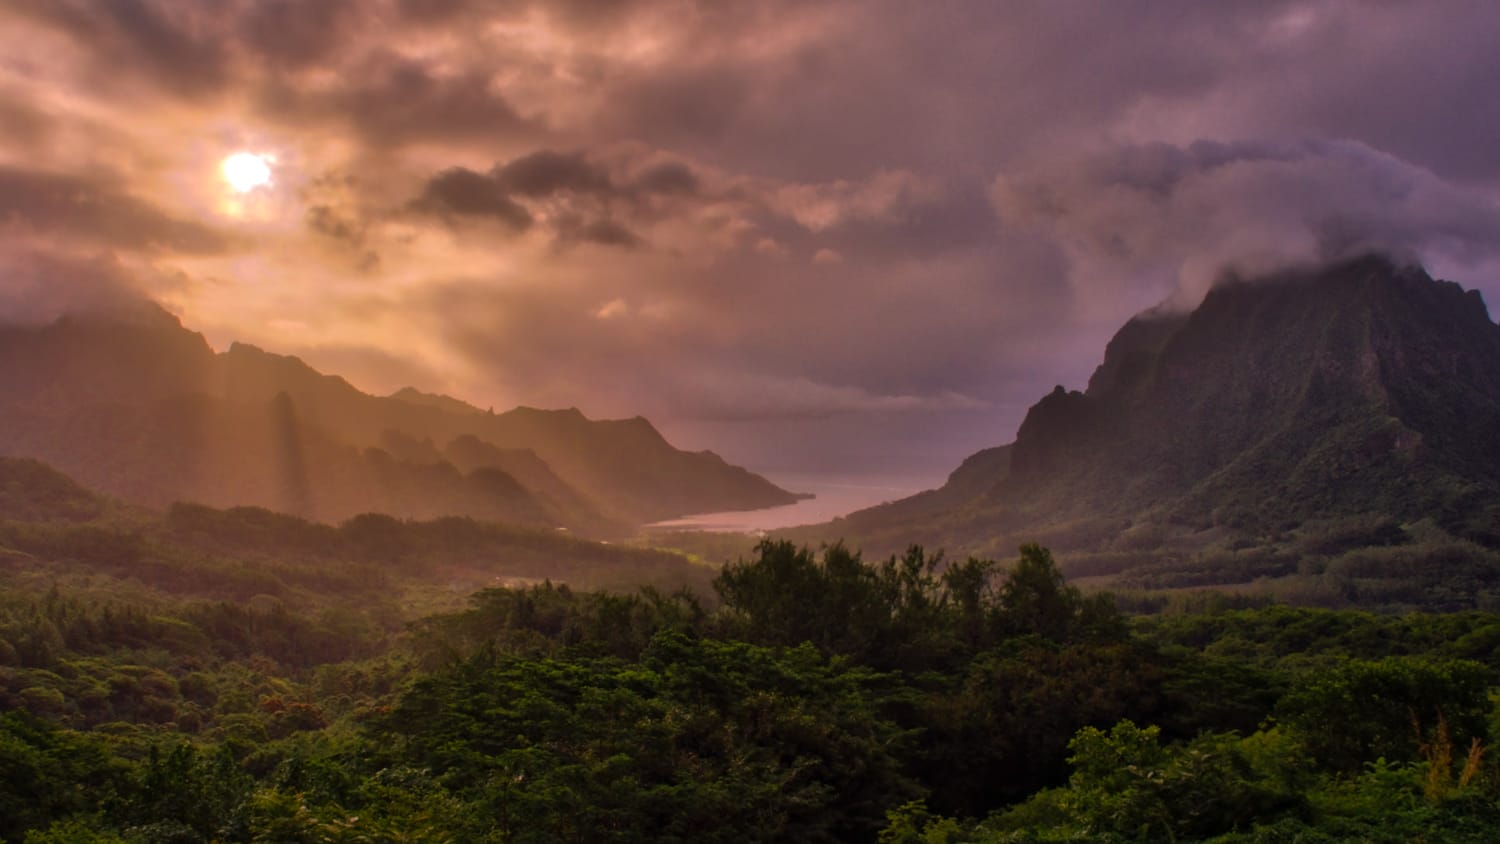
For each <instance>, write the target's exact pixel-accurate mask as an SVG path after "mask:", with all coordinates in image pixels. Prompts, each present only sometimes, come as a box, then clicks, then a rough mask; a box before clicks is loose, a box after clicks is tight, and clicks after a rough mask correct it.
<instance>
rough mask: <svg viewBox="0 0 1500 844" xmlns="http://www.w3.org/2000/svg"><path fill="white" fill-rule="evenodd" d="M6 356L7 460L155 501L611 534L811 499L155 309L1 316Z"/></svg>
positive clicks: (616, 436) (551, 416) (588, 424)
mask: <svg viewBox="0 0 1500 844" xmlns="http://www.w3.org/2000/svg"><path fill="white" fill-rule="evenodd" d="M0 360H4V361H5V362H6V363H5V366H3V367H0V454H4V455H10V456H16V457H34V458H38V459H41V460H45V461H46V462H48V463H49V464H51V465H53V466H56V467H58V468H59V469H61V470H62V471H64V472H66V473H67V474H69V475H70V476H72V477H75V478H77V479H79V480H80V481H82V482H83V483H85V484H88V485H89V486H91V487H93V488H96V489H99V490H101V491H104V492H107V493H110V494H112V495H116V496H119V497H122V498H125V499H128V500H134V501H139V502H142V503H147V504H152V505H165V504H168V503H171V502H173V501H177V500H188V501H198V502H202V503H206V504H211V505H216V506H231V505H239V504H248V505H257V506H263V507H268V508H271V509H275V510H281V511H284V512H290V513H294V514H296V515H300V516H306V517H312V518H319V519H326V520H339V519H344V518H347V517H349V516H352V515H355V514H357V513H361V512H370V511H374V512H385V513H390V514H393V515H397V516H405V517H414V518H431V517H435V516H441V515H470V516H476V517H480V518H490V519H496V520H501V521H510V522H518V523H523V524H536V525H547V526H561V527H568V528H570V529H572V530H575V531H579V532H582V533H585V534H590V535H610V534H614V533H619V532H621V531H624V530H627V529H628V528H629V526H630V525H632V524H634V523H638V522H645V521H654V520H658V519H667V518H674V517H677V516H682V515H686V514H689V513H694V512H710V511H717V510H734V509H753V508H758V507H767V506H774V505H777V504H785V503H789V502H791V501H794V500H796V496H794V495H793V494H791V493H788V492H786V491H785V490H782V489H780V488H778V487H776V486H775V485H773V484H771V483H770V482H769V481H766V480H765V479H764V478H762V477H760V476H758V475H755V474H752V473H750V472H748V471H746V470H744V469H742V468H739V467H736V466H731V465H729V464H727V463H725V462H724V461H723V460H721V459H720V458H719V457H717V456H716V455H713V454H711V453H708V452H702V453H689V452H684V451H680V450H678V449H676V448H673V447H672V446H671V445H670V444H669V443H667V441H666V440H665V439H663V438H662V436H661V435H660V434H659V433H658V432H657V431H656V429H655V428H654V427H652V425H651V424H650V423H649V422H647V421H646V420H644V419H640V418H636V419H627V420H602V421H595V420H590V419H587V418H585V417H584V416H583V414H581V413H579V412H578V411H577V410H571V409H570V410H563V411H542V410H533V409H530V408H518V409H516V410H513V411H510V412H508V413H503V414H498V415H497V414H494V413H490V412H486V411H481V410H479V409H478V408H474V407H471V406H469V405H466V404H464V403H462V402H459V401H457V400H455V399H451V398H448V397H446V396H430V395H426V394H422V393H418V392H416V391H415V390H403V391H400V392H398V393H396V394H395V395H392V396H388V397H378V396H372V395H368V394H365V393H363V392H360V391H359V390H357V389H355V388H354V387H353V386H351V385H350V384H349V383H348V382H346V381H344V380H343V379H341V378H338V377H336V376H331V375H324V374H322V373H320V372H317V371H316V370H314V369H313V368H311V367H309V366H308V365H306V364H305V363H303V362H302V361H301V360H299V359H297V358H295V357H287V356H282V355H276V354H271V353H268V352H266V351H263V350H261V349H258V348H256V347H254V346H248V345H244V344H235V345H234V346H232V347H231V348H230V349H229V350H228V351H226V352H224V353H222V354H216V353H215V352H214V351H213V350H212V348H210V347H209V346H208V344H207V343H206V342H205V341H204V339H203V338H202V336H200V335H198V334H196V333H194V332H191V331H189V330H187V329H185V328H183V327H182V325H181V324H180V323H179V322H178V321H177V320H176V319H175V318H174V317H171V316H170V315H168V314H166V313H165V312H164V311H161V310H160V309H159V308H155V307H154V306H153V307H141V308H138V309H133V310H131V311H129V312H120V313H112V314H108V315H94V316H90V317H86V318H85V317H66V318H64V319H61V320H59V321H57V322H55V323H52V324H50V325H45V326H3V327H0Z"/></svg>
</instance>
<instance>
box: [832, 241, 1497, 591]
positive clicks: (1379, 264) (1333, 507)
mask: <svg viewBox="0 0 1500 844" xmlns="http://www.w3.org/2000/svg"><path fill="white" fill-rule="evenodd" d="M971 464H972V465H971ZM1418 525H1420V526H1423V527H1424V528H1427V529H1429V533H1431V532H1433V531H1436V532H1438V533H1441V534H1443V535H1445V536H1446V537H1448V538H1450V539H1452V540H1453V541H1455V542H1461V543H1468V544H1471V545H1473V546H1476V547H1481V548H1483V547H1488V548H1495V547H1497V546H1500V327H1497V326H1496V325H1495V324H1494V323H1493V322H1492V321H1491V320H1490V317H1489V314H1488V311H1487V310H1486V308H1485V304H1484V301H1483V299H1482V298H1481V297H1480V295H1479V294H1478V293H1477V292H1473V291H1465V290H1464V289H1463V288H1461V287H1460V286H1459V285H1457V284H1455V283H1452V282H1446V281H1435V280H1433V279H1432V278H1431V277H1430V276H1428V275H1427V273H1426V272H1425V271H1423V270H1422V269H1420V268H1418V267H1412V266H1402V265H1399V264H1397V263H1395V262H1393V261H1391V260H1389V259H1387V258H1384V257H1379V256H1367V257H1362V258H1359V259H1356V260H1352V261H1347V262H1344V263H1340V264H1337V265H1333V266H1329V267H1323V268H1320V269H1316V270H1305V269H1304V270H1297V271H1286V272H1282V273H1278V274H1275V275H1271V276H1268V277H1264V278H1256V279H1236V278H1229V279H1225V280H1223V281H1222V282H1221V283H1219V284H1218V285H1216V286H1215V287H1214V288H1213V289H1212V290H1211V291H1210V292H1209V293H1208V294H1207V296H1206V297H1205V298H1204V300H1203V301H1202V303H1201V304H1200V305H1199V306H1198V307H1197V308H1196V309H1194V310H1193V311H1191V312H1189V313H1180V312H1179V313H1174V312H1168V311H1156V312H1148V313H1146V314H1143V315H1141V316H1138V317H1136V318H1134V319H1132V320H1130V321H1129V322H1128V323H1127V324H1126V325H1125V326H1124V327H1123V328H1121V329H1120V331H1119V332H1118V333H1117V334H1116V335H1115V337H1114V339H1113V340H1111V341H1110V343H1109V345H1108V347H1107V349H1106V351H1105V355H1104V361H1103V363H1102V364H1101V365H1100V366H1099V367H1098V368H1097V369H1096V370H1095V372H1094V374H1093V376H1092V377H1091V378H1090V379H1089V383H1088V386H1087V389H1085V390H1084V391H1081V392H1078V391H1069V390H1066V389H1064V388H1063V387H1061V386H1059V387H1058V388H1056V389H1055V390H1054V391H1053V392H1051V393H1050V394H1048V395H1046V396H1044V397H1043V398H1042V399H1041V400H1040V401H1038V402H1037V403H1036V404H1035V405H1033V406H1032V407H1031V409H1030V411H1029V412H1028V413H1027V415H1026V418H1025V420H1024V421H1023V422H1022V424H1021V426H1020V428H1019V430H1018V431H1017V434H1016V438H1015V441H1014V443H1012V444H1010V445H1009V446H1008V447H1005V448H1004V450H1003V451H1000V450H990V451H987V452H981V453H980V454H979V455H976V456H975V457H974V458H970V461H968V462H966V464H965V466H964V467H961V468H960V470H959V471H957V472H955V473H954V475H953V477H952V478H950V480H949V482H948V484H947V485H946V486H944V487H943V488H941V489H939V490H934V491H931V492H928V493H923V494H921V495H919V496H915V497H913V498H909V499H905V500H903V501H898V502H893V503H891V504H888V505H883V506H880V507H875V508H871V509H869V510H865V511H861V512H858V513H854V514H851V515H850V516H849V517H847V518H845V519H842V520H837V521H835V522H834V523H833V524H831V525H827V526H822V527H820V528H819V529H818V530H817V532H818V533H820V534H821V535H839V536H843V537H846V538H848V539H850V540H851V541H865V542H867V543H868V544H869V545H871V546H872V547H874V548H876V549H878V550H888V549H889V548H894V547H896V546H897V544H898V543H902V542H912V541H919V542H923V543H924V544H929V545H932V546H945V547H947V548H948V549H949V551H950V552H965V551H975V552H983V553H992V552H1001V553H1004V552H1006V551H1007V549H1008V546H1011V545H1013V544H1018V543H1019V542H1021V541H1027V540H1029V539H1038V540H1040V541H1044V542H1047V543H1050V544H1051V545H1052V546H1053V547H1054V548H1055V549H1058V550H1060V551H1063V552H1068V551H1072V552H1075V553H1074V556H1075V559H1077V560H1081V561H1082V560H1086V559H1087V557H1088V555H1089V554H1090V553H1096V554H1100V555H1107V554H1108V553H1109V552H1114V553H1115V555H1116V556H1115V558H1114V564H1115V565H1116V566H1117V567H1118V566H1120V565H1128V564H1133V563H1129V562H1128V561H1127V562H1125V563H1122V562H1121V561H1122V560H1123V559H1124V558H1123V557H1121V556H1120V554H1121V552H1125V551H1130V552H1144V554H1138V555H1137V558H1136V559H1135V561H1136V562H1140V561H1141V560H1144V559H1147V558H1154V559H1162V558H1170V557H1172V556H1174V555H1175V556H1177V557H1183V556H1187V555H1201V554H1202V553H1203V552H1204V551H1205V550H1206V549H1207V550H1212V549H1221V550H1222V549H1230V550H1234V549H1244V548H1249V547H1273V546H1276V547H1281V548H1283V549H1289V548H1294V547H1299V548H1305V547H1306V544H1307V541H1310V539H1309V538H1310V537H1312V536H1313V535H1315V534H1316V535H1318V536H1324V537H1326V536H1327V535H1328V534H1329V533H1330V532H1333V533H1338V532H1340V531H1343V532H1344V533H1350V532H1351V531H1352V535H1350V536H1348V537H1346V540H1347V541H1346V544H1348V545H1351V546H1358V545H1359V544H1361V543H1367V544H1371V545H1384V544H1392V543H1396V544H1399V543H1401V542H1404V541H1408V540H1410V538H1411V536H1410V533H1411V531H1410V529H1411V528H1412V527H1413V526H1418ZM898 537H900V538H899V539H898ZM1299 539H1300V540H1304V542H1303V545H1300V546H1299V545H1296V542H1295V541H1296V540H1299Z"/></svg>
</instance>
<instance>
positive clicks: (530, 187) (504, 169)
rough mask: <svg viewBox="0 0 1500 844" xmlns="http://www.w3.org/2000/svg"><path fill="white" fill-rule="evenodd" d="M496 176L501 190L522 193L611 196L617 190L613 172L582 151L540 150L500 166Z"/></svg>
mask: <svg viewBox="0 0 1500 844" xmlns="http://www.w3.org/2000/svg"><path fill="white" fill-rule="evenodd" d="M493 178H494V181H495V184H496V185H497V186H499V188H500V189H501V190H503V191H505V192H507V193H512V194H518V195H520V196H530V197H538V196H551V195H553V194H558V193H565V192H566V193H576V194H584V195H594V196H610V195H612V194H614V193H615V186H614V183H613V182H611V181H610V178H609V174H608V173H606V172H605V171H604V169H603V168H602V167H599V166H597V165H594V164H591V163H589V161H588V160H586V159H585V158H584V156H583V154H582V153H579V152H572V153H563V152H557V151H555V150H549V149H544V150H538V151H536V152H533V153H530V154H529V155H523V156H521V157H520V158H517V159H515V160H514V161H511V162H509V163H507V164H504V165H500V166H497V167H496V168H495V170H494V172H493Z"/></svg>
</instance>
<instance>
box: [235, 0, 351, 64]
mask: <svg viewBox="0 0 1500 844" xmlns="http://www.w3.org/2000/svg"><path fill="white" fill-rule="evenodd" d="M368 8H369V4H368V3H367V4H365V5H364V6H363V7H361V5H360V4H358V3H357V2H355V1H354V0H316V2H312V3H309V2H306V0H262V2H259V3H255V4H253V5H252V6H250V8H249V9H248V10H247V11H246V12H245V17H244V22H243V23H242V24H241V25H240V27H239V30H240V32H241V33H242V37H243V39H244V42H245V44H246V45H247V46H248V47H249V48H250V49H251V50H252V51H254V52H255V53H257V54H259V55H260V56H263V57H265V59H266V60H267V61H268V62H270V63H272V64H273V65H276V66H279V67H286V68H290V69H300V68H305V67H308V66H311V65H316V64H327V63H329V60H330V58H331V57H332V56H334V55H337V53H338V52H339V49H340V48H341V47H343V46H344V45H345V44H346V43H347V42H348V41H350V40H351V39H352V38H353V37H354V36H355V35H356V34H357V33H358V32H359V30H360V28H361V24H363V23H364V18H363V16H362V12H364V11H366V10H368Z"/></svg>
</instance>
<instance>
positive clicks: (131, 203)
mask: <svg viewBox="0 0 1500 844" xmlns="http://www.w3.org/2000/svg"><path fill="white" fill-rule="evenodd" d="M0 230H12V231H16V230H19V231H20V232H21V233H23V234H24V233H30V232H38V233H42V234H45V235H48V236H51V237H56V238H60V239H63V240H74V241H81V242H83V243H85V244H92V245H96V246H109V247H114V248H117V249H124V250H132V251H140V250H153V249H170V250H173V251H177V252H188V253H198V254H210V253H216V252H221V251H223V250H224V249H226V248H227V246H228V239H227V238H226V237H225V236H224V235H223V234H221V233H219V232H218V231H216V230H215V229H213V228H211V227H209V226H206V225H203V224H201V223H196V222H192V221H189V220H179V219H176V218H173V217H171V216H169V215H167V214H166V213H164V212H162V211H161V210H159V209H157V208H156V207H154V206H153V205H151V204H150V203H148V202H146V201H144V200H141V199H138V198H136V197H133V196H131V195H129V194H127V193H125V192H124V191H123V190H121V189H120V188H119V187H117V186H115V185H111V184H106V183H103V182H99V181H95V180H90V179H87V178H83V177H79V176H73V175H69V174H64V173H49V172H45V171H40V170H26V169H21V168H17V167H6V166H3V165H0Z"/></svg>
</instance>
